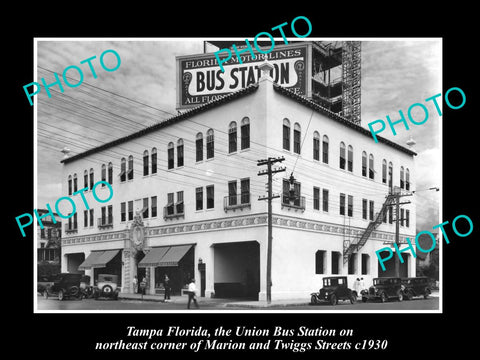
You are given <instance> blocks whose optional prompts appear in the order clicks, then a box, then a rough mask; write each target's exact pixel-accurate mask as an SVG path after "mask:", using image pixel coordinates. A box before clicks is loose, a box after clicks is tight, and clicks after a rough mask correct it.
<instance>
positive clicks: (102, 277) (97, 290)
mask: <svg viewBox="0 0 480 360" xmlns="http://www.w3.org/2000/svg"><path fill="white" fill-rule="evenodd" d="M119 292H120V288H119V287H118V275H111V274H99V275H98V279H97V285H96V286H95V287H94V289H93V297H94V298H95V299H98V298H110V299H114V300H117V299H118V293H119Z"/></svg>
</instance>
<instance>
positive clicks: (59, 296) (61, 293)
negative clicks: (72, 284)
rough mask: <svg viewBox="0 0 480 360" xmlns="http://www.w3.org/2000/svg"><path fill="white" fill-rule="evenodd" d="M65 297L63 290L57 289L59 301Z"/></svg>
mask: <svg viewBox="0 0 480 360" xmlns="http://www.w3.org/2000/svg"><path fill="white" fill-rule="evenodd" d="M64 299H65V293H64V292H63V290H61V289H60V290H59V291H58V300H60V301H63V300H64Z"/></svg>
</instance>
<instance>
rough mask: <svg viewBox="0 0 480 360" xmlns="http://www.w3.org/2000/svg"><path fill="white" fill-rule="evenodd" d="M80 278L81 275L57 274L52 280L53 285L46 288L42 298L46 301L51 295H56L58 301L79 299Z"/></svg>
mask: <svg viewBox="0 0 480 360" xmlns="http://www.w3.org/2000/svg"><path fill="white" fill-rule="evenodd" d="M81 277H82V274H69V273H61V274H57V275H56V276H55V277H54V279H53V284H52V285H51V286H49V287H46V288H45V290H44V291H43V296H44V297H45V299H48V298H49V296H51V295H57V296H58V300H65V299H68V298H72V297H75V298H79V297H80V296H81V292H80V279H81Z"/></svg>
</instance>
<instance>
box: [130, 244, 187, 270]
mask: <svg viewBox="0 0 480 360" xmlns="http://www.w3.org/2000/svg"><path fill="white" fill-rule="evenodd" d="M191 247H192V245H179V246H163V247H157V248H152V250H150V252H149V253H148V254H147V255H145V257H144V258H143V259H142V260H141V261H140V262H139V263H138V266H139V267H149V266H153V267H157V266H163V267H165V266H178V262H179V261H180V260H182V258H183V257H184V256H185V254H186V253H187V252H188V250H190V248H191Z"/></svg>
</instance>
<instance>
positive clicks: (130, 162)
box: [127, 155, 133, 180]
mask: <svg viewBox="0 0 480 360" xmlns="http://www.w3.org/2000/svg"><path fill="white" fill-rule="evenodd" d="M127 179H128V180H133V156H132V155H130V156H129V157H128V173H127Z"/></svg>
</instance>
